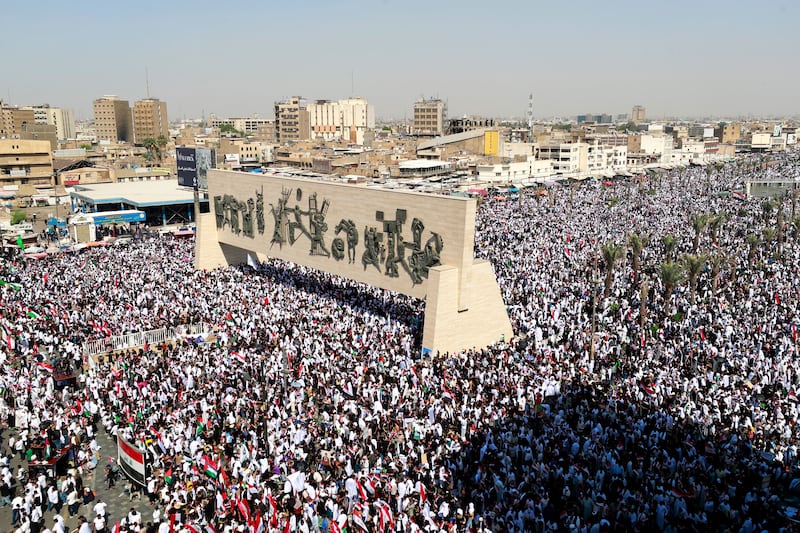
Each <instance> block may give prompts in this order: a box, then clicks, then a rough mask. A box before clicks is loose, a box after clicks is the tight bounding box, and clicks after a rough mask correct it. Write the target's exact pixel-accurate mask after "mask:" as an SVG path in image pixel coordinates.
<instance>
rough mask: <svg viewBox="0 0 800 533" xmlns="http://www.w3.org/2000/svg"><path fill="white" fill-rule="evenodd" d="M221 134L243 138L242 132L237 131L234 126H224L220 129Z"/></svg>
mask: <svg viewBox="0 0 800 533" xmlns="http://www.w3.org/2000/svg"><path fill="white" fill-rule="evenodd" d="M219 132H220V133H228V134H230V135H236V136H237V137H243V135H242V132H241V131H239V130H237V129H236V128H234V127H233V124H222V125H220V127H219Z"/></svg>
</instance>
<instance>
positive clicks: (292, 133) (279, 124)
mask: <svg viewBox="0 0 800 533" xmlns="http://www.w3.org/2000/svg"><path fill="white" fill-rule="evenodd" d="M309 137H310V129H309V123H308V109H307V103H306V100H305V98H301V97H299V96H293V97H291V98H289V99H288V100H284V101H282V102H275V140H276V141H277V142H279V143H285V142H289V141H304V140H308V139H309Z"/></svg>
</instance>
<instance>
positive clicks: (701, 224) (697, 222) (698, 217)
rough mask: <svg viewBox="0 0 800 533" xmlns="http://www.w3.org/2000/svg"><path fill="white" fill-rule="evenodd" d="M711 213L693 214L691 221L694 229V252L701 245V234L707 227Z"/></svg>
mask: <svg viewBox="0 0 800 533" xmlns="http://www.w3.org/2000/svg"><path fill="white" fill-rule="evenodd" d="M709 218H710V215H708V214H707V213H697V214H694V215H692V218H691V219H689V222H690V223H691V224H692V229H693V230H694V242H693V243H692V253H697V248H698V247H699V246H700V234H701V233H703V230H704V229H706V226H707V225H708V221H709Z"/></svg>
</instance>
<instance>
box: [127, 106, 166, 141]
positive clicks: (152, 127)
mask: <svg viewBox="0 0 800 533" xmlns="http://www.w3.org/2000/svg"><path fill="white" fill-rule="evenodd" d="M161 136H163V137H166V138H169V121H168V120H167V103H166V102H162V101H161V100H159V99H158V98H145V99H144V100H138V101H136V102H134V104H133V142H134V143H136V144H142V142H144V140H145V139H148V138H150V139H158V138H159V137H161Z"/></svg>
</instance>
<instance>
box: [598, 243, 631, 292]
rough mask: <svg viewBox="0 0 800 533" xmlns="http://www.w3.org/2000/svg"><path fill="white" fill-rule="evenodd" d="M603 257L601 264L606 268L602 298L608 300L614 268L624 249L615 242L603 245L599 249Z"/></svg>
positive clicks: (623, 253) (622, 255)
mask: <svg viewBox="0 0 800 533" xmlns="http://www.w3.org/2000/svg"><path fill="white" fill-rule="evenodd" d="M600 250H601V253H602V255H603V263H604V265H605V268H606V284H605V289H604V290H603V298H608V295H609V293H610V292H611V284H612V283H613V282H614V267H615V266H616V265H617V263H619V260H620V259H622V258H623V257H624V255H625V247H624V246H621V245H619V244H617V243H615V242H610V243H608V244H604V245H603V247H602V248H601V249H600Z"/></svg>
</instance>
